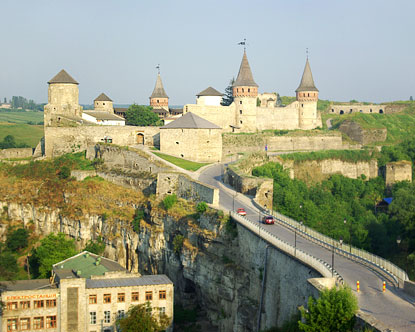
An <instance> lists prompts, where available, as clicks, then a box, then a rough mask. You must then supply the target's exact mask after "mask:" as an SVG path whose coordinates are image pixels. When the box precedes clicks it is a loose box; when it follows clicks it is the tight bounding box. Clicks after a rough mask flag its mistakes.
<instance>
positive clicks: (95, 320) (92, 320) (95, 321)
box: [89, 311, 97, 324]
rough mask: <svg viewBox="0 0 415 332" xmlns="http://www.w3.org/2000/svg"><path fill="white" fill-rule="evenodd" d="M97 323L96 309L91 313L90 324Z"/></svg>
mask: <svg viewBox="0 0 415 332" xmlns="http://www.w3.org/2000/svg"><path fill="white" fill-rule="evenodd" d="M96 323H97V313H96V312H95V311H91V312H90V313H89V324H96Z"/></svg>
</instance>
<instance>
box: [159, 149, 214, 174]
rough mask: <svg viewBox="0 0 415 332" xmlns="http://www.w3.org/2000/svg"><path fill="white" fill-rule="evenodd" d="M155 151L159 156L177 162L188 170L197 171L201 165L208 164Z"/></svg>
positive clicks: (176, 163)
mask: <svg viewBox="0 0 415 332" xmlns="http://www.w3.org/2000/svg"><path fill="white" fill-rule="evenodd" d="M153 153H154V154H155V155H156V156H158V157H160V158H162V159H164V160H167V161H168V162H171V163H172V164H175V165H176V166H179V167H181V168H184V169H186V170H188V171H197V170H198V169H199V168H200V167H203V166H205V165H208V164H205V163H196V162H194V161H190V160H186V159H181V158H177V157H173V156H169V155H167V154H164V153H158V152H153Z"/></svg>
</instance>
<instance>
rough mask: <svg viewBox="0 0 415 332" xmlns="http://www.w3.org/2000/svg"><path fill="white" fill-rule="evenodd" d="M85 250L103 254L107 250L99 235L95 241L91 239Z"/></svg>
mask: <svg viewBox="0 0 415 332" xmlns="http://www.w3.org/2000/svg"><path fill="white" fill-rule="evenodd" d="M83 250H86V251H89V252H92V253H93V254H96V255H102V254H103V253H104V250H105V242H104V241H103V240H102V238H101V237H100V236H99V237H98V238H97V239H96V240H95V241H92V240H89V241H88V243H87V244H86V246H85V248H84V249H83Z"/></svg>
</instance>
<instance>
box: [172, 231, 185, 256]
mask: <svg viewBox="0 0 415 332" xmlns="http://www.w3.org/2000/svg"><path fill="white" fill-rule="evenodd" d="M183 242H184V236H183V235H181V234H177V235H176V236H175V237H174V239H173V251H174V252H175V253H176V254H178V253H179V252H180V251H182V248H183Z"/></svg>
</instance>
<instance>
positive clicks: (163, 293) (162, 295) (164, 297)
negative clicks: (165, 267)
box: [159, 290, 166, 300]
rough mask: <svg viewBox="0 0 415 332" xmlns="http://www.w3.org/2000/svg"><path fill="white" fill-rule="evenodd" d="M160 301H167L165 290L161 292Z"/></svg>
mask: <svg viewBox="0 0 415 332" xmlns="http://www.w3.org/2000/svg"><path fill="white" fill-rule="evenodd" d="M159 299H160V300H165V299H166V291H165V290H161V291H159Z"/></svg>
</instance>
